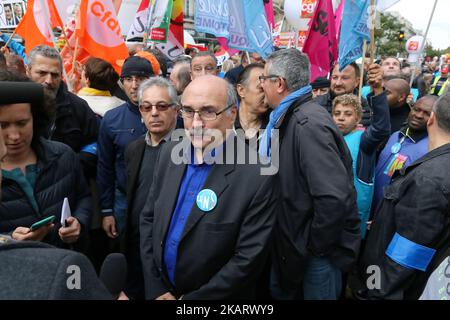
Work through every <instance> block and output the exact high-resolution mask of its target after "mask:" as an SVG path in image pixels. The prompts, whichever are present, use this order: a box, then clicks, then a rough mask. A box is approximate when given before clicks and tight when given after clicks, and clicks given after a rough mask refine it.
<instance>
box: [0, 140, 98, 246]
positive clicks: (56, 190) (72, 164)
mask: <svg viewBox="0 0 450 320" xmlns="http://www.w3.org/2000/svg"><path fill="white" fill-rule="evenodd" d="M35 152H36V154H37V172H36V184H35V187H34V195H35V199H36V202H37V205H38V207H39V212H36V211H35V210H34V209H33V206H32V205H31V203H30V202H29V200H28V198H27V197H26V195H25V193H24V192H23V191H22V189H21V188H20V186H19V185H18V184H17V183H16V182H15V181H13V180H10V179H6V178H5V177H3V178H2V194H1V196H2V197H1V203H0V233H11V232H12V231H14V230H15V229H16V228H17V227H30V226H31V225H32V224H33V223H35V222H37V221H39V220H41V219H43V218H45V217H47V216H51V215H55V217H56V219H55V221H54V223H55V227H54V228H53V229H52V230H51V231H50V232H49V233H48V234H47V236H46V237H45V238H44V242H47V243H50V244H52V245H55V246H57V247H63V248H64V247H67V246H66V245H65V244H64V243H63V242H62V241H61V239H60V238H59V235H58V229H59V227H61V224H60V219H61V209H62V204H63V201H64V197H67V198H68V199H69V205H70V209H71V211H72V216H74V217H75V218H77V220H78V221H79V222H80V224H81V225H82V230H83V231H84V230H86V227H87V226H89V224H90V217H91V211H92V199H91V196H90V193H89V189H88V187H87V184H86V181H85V179H84V176H83V175H82V174H81V172H82V171H81V166H80V161H79V160H78V156H77V155H76V154H75V153H74V152H73V151H72V150H71V149H70V148H69V147H68V146H66V145H64V144H62V143H59V142H54V141H48V140H45V139H41V140H40V144H39V146H38V147H37V150H35Z"/></svg>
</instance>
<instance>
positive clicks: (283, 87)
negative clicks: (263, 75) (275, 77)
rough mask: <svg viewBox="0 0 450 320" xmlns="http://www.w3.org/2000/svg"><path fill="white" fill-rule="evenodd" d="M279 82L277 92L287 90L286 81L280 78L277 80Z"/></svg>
mask: <svg viewBox="0 0 450 320" xmlns="http://www.w3.org/2000/svg"><path fill="white" fill-rule="evenodd" d="M279 80H280V81H278V86H277V92H278V93H283V92H285V91H287V90H288V88H287V84H286V80H285V79H283V78H281V77H280V78H279Z"/></svg>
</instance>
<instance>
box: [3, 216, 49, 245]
mask: <svg viewBox="0 0 450 320" xmlns="http://www.w3.org/2000/svg"><path fill="white" fill-rule="evenodd" d="M51 218H52V217H47V218H45V219H43V220H41V221H38V222H36V223H34V224H33V225H32V226H31V227H30V228H27V227H17V228H16V229H15V230H14V232H13V233H12V238H13V239H14V240H18V241H25V240H28V241H41V240H42V239H44V238H45V236H46V235H47V233H48V231H49V230H50V229H51V228H52V227H53V224H52V221H53V219H54V218H53V219H51Z"/></svg>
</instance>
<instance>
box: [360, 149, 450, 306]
mask: <svg viewBox="0 0 450 320" xmlns="http://www.w3.org/2000/svg"><path fill="white" fill-rule="evenodd" d="M395 233H398V234H400V235H401V236H402V237H405V238H407V239H408V240H410V241H412V242H414V243H417V244H420V245H422V246H426V247H428V248H432V249H436V250H437V254H435V256H439V252H440V251H442V250H446V249H447V247H448V246H449V241H450V144H446V145H444V146H441V147H439V148H437V149H435V150H432V151H431V152H429V153H428V154H426V155H425V156H423V157H422V158H420V159H419V160H417V161H416V162H414V163H413V164H411V165H410V166H408V167H406V168H403V169H401V170H400V171H396V172H395V173H394V176H393V180H392V182H391V184H390V185H389V186H387V187H386V188H385V190H384V199H383V202H382V203H381V205H380V206H379V208H378V210H377V212H376V213H375V216H374V219H373V224H372V227H371V230H370V232H369V233H368V238H367V243H366V247H365V249H364V254H363V262H364V263H363V265H364V267H363V271H365V270H366V268H367V266H370V265H377V266H379V267H380V270H381V288H380V289H373V290H370V291H368V296H369V298H372V299H399V300H403V299H418V298H419V296H420V293H421V291H422V290H423V288H424V286H425V283H426V279H422V283H418V280H419V278H420V276H421V275H422V274H423V272H421V271H419V270H414V269H410V268H406V267H403V266H401V265H400V264H398V263H396V262H395V261H394V260H391V258H389V257H388V256H387V255H386V254H385V252H386V249H387V248H388V246H389V243H390V242H391V240H392V238H393V236H394V234H395ZM420 286H421V288H420V289H421V290H417V288H418V287H420Z"/></svg>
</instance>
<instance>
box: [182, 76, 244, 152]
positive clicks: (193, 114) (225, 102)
mask: <svg viewBox="0 0 450 320" xmlns="http://www.w3.org/2000/svg"><path fill="white" fill-rule="evenodd" d="M236 103H237V98H236V92H235V89H234V87H233V86H232V85H231V84H230V83H228V82H227V81H225V80H223V79H222V78H219V77H217V76H211V75H205V76H202V77H199V78H195V79H194V80H192V82H191V83H190V84H189V85H188V86H187V87H186V89H185V90H184V93H183V96H182V98H181V104H182V108H181V112H182V115H183V120H184V128H185V129H186V130H187V133H188V135H189V137H190V139H191V141H192V144H193V146H194V147H196V148H198V147H201V148H205V147H206V146H207V145H209V144H210V143H212V142H214V145H216V144H217V143H220V141H223V140H224V139H225V137H226V136H227V134H228V133H227V130H230V129H232V128H233V124H234V121H235V119H236V113H237V111H236ZM219 136H220V137H221V138H220V139H219V138H218V139H215V138H212V137H219Z"/></svg>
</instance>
